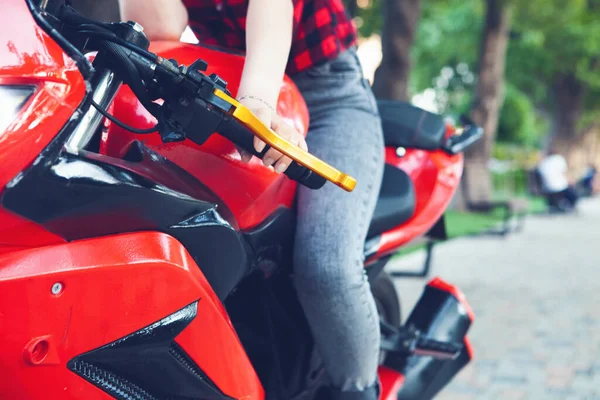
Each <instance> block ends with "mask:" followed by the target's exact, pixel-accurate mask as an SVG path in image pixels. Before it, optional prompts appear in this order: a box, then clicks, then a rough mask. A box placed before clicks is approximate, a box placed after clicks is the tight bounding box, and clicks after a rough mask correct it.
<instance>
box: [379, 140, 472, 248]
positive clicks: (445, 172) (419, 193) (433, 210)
mask: <svg viewBox="0 0 600 400" xmlns="http://www.w3.org/2000/svg"><path fill="white" fill-rule="evenodd" d="M385 155H386V157H385V158H386V163H388V164H390V165H393V166H395V167H397V168H400V169H402V170H403V171H404V172H406V173H407V174H408V175H409V176H410V178H411V180H412V182H413V184H414V187H415V193H416V206H415V213H414V215H413V217H412V218H411V219H410V220H409V221H407V222H406V223H404V224H403V225H400V226H399V227H397V228H395V229H392V230H390V231H388V232H386V233H384V234H383V235H381V241H380V247H379V251H378V252H377V254H376V255H375V257H374V258H379V257H382V256H384V255H386V254H390V253H393V252H395V251H397V250H398V248H399V247H400V246H402V245H404V244H406V243H408V242H410V241H411V240H413V239H416V238H418V237H420V236H422V235H423V234H425V233H426V232H427V231H428V230H429V229H431V227H432V226H433V225H434V224H435V223H436V222H437V220H438V219H439V218H440V217H441V216H442V214H443V213H444V211H446V208H447V207H448V205H449V204H450V201H451V200H452V197H453V196H454V193H455V192H456V189H457V188H458V186H459V184H460V179H461V176H462V171H463V156H462V154H459V155H456V156H450V155H448V154H446V153H444V152H443V151H432V152H429V151H425V150H417V149H407V150H406V154H405V155H404V156H403V157H398V156H397V155H396V150H395V149H394V148H390V147H388V148H386V150H385Z"/></svg>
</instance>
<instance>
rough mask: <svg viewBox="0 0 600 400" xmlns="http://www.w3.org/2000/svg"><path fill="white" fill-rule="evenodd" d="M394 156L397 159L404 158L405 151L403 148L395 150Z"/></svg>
mask: <svg viewBox="0 0 600 400" xmlns="http://www.w3.org/2000/svg"><path fill="white" fill-rule="evenodd" d="M396 155H397V156H398V157H404V156H405V155H406V149H405V148H404V147H398V148H397V149H396Z"/></svg>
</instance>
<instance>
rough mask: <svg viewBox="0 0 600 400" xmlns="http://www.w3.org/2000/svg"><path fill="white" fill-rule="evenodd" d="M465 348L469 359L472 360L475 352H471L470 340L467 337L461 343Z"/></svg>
mask: <svg viewBox="0 0 600 400" xmlns="http://www.w3.org/2000/svg"><path fill="white" fill-rule="evenodd" d="M463 344H464V345H465V348H466V349H467V353H468V354H469V359H470V360H472V359H473V357H474V356H475V350H473V345H472V344H471V340H470V339H469V338H468V337H465V340H464V342H463Z"/></svg>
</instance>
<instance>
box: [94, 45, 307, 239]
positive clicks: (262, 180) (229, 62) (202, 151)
mask: <svg viewBox="0 0 600 400" xmlns="http://www.w3.org/2000/svg"><path fill="white" fill-rule="evenodd" d="M151 50H152V51H155V52H156V53H157V54H159V55H161V56H162V57H164V58H175V59H176V60H177V61H178V62H180V63H185V64H190V63H192V62H193V61H195V60H196V59H198V58H202V59H203V60H205V61H207V62H208V65H209V69H208V71H207V73H209V74H210V73H213V72H215V73H217V74H218V75H219V76H221V77H222V78H223V79H225V80H226V81H227V82H228V88H229V90H230V91H231V92H232V94H233V95H234V96H235V94H236V92H237V89H238V85H239V80H240V76H241V71H242V66H243V62H244V59H243V57H242V56H239V55H235V54H227V53H222V52H218V51H216V50H211V49H207V48H204V47H199V46H196V45H190V44H186V43H171V42H158V43H154V44H153V45H152V46H151ZM277 111H278V113H279V114H280V115H281V116H282V117H283V118H285V119H286V120H287V122H288V123H290V124H291V125H293V126H294V127H296V128H297V129H298V130H299V131H300V132H302V133H304V134H306V131H307V129H308V110H307V108H306V104H305V103H304V100H303V99H302V96H301V94H300V92H299V91H298V89H297V88H296V86H295V85H294V83H293V82H292V81H291V80H290V79H289V78H287V77H286V79H285V82H284V83H283V86H282V88H281V92H280V95H279V101H278V104H277ZM114 114H115V116H117V117H118V118H119V119H121V120H123V121H124V122H126V123H128V124H130V125H132V126H135V127H140V128H147V127H151V126H153V125H154V124H155V123H156V121H155V120H154V118H153V117H152V116H151V115H150V114H149V113H148V112H147V111H146V110H145V109H144V108H143V107H142V106H141V104H140V103H139V102H138V101H137V99H136V98H135V96H134V95H133V94H132V93H131V91H130V90H129V89H128V88H123V89H122V90H121V92H120V93H119V95H118V96H117V99H116V100H115V103H114ZM135 139H137V140H141V141H143V142H144V143H145V144H146V145H147V146H148V147H150V148H152V149H154V150H155V151H157V152H158V153H160V154H162V155H163V156H165V157H167V158H168V159H169V160H171V161H172V162H174V163H176V164H178V165H179V166H181V167H182V168H184V169H185V170H186V171H188V172H189V173H191V174H192V175H194V176H195V177H196V178H197V179H199V180H200V181H201V182H203V183H204V184H205V185H206V186H208V187H209V188H210V189H211V190H213V191H214V192H215V193H216V194H217V196H219V197H220V198H221V199H222V200H223V202H224V203H225V204H226V205H227V207H228V208H229V209H230V210H231V211H232V213H233V215H234V216H235V218H236V220H237V222H238V224H239V226H240V228H242V229H248V228H251V227H254V226H256V225H258V224H260V223H261V222H262V221H264V220H265V219H266V218H267V217H268V216H270V215H271V214H272V213H273V212H274V211H275V210H276V209H277V208H279V207H288V208H289V207H291V206H292V203H293V201H294V196H295V190H296V183H295V182H294V181H291V180H289V179H287V178H286V177H285V176H284V175H279V174H277V173H275V172H274V171H273V169H272V168H266V167H264V166H263V165H262V164H261V162H260V161H259V160H258V159H257V158H254V159H253V160H252V161H251V162H250V164H249V165H247V164H243V163H242V162H241V161H240V157H239V155H238V153H237V151H236V149H235V147H234V146H233V144H232V143H231V142H230V141H228V140H227V139H224V138H223V137H221V136H218V135H213V136H212V137H211V138H210V139H209V140H208V141H207V142H206V143H204V144H203V145H201V146H199V145H197V144H195V143H193V142H191V141H189V140H186V141H185V142H183V143H167V144H164V143H162V142H161V140H160V137H159V136H158V134H152V135H134V134H131V133H129V132H127V131H124V130H123V129H121V128H120V127H118V126H115V125H113V126H111V128H110V129H109V132H108V134H107V135H105V136H104V138H103V140H102V147H101V152H103V154H107V155H111V156H114V157H121V156H122V155H123V154H124V153H125V152H126V150H127V148H128V146H129V145H130V144H131V142H132V141H133V140H135Z"/></svg>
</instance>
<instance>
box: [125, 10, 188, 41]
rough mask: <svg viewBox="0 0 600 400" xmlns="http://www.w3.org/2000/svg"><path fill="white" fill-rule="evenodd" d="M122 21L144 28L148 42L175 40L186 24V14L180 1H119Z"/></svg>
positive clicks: (178, 37) (179, 36)
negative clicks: (133, 22) (134, 23)
mask: <svg viewBox="0 0 600 400" xmlns="http://www.w3.org/2000/svg"><path fill="white" fill-rule="evenodd" d="M119 10H120V12H121V19H122V20H123V21H135V22H137V23H139V24H140V25H142V26H143V27H144V33H145V34H146V36H147V37H148V39H150V40H177V41H179V39H180V38H181V35H182V34H183V31H184V30H185V27H186V26H187V24H188V13H187V10H186V9H185V6H184V5H183V3H182V2H181V0H119Z"/></svg>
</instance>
